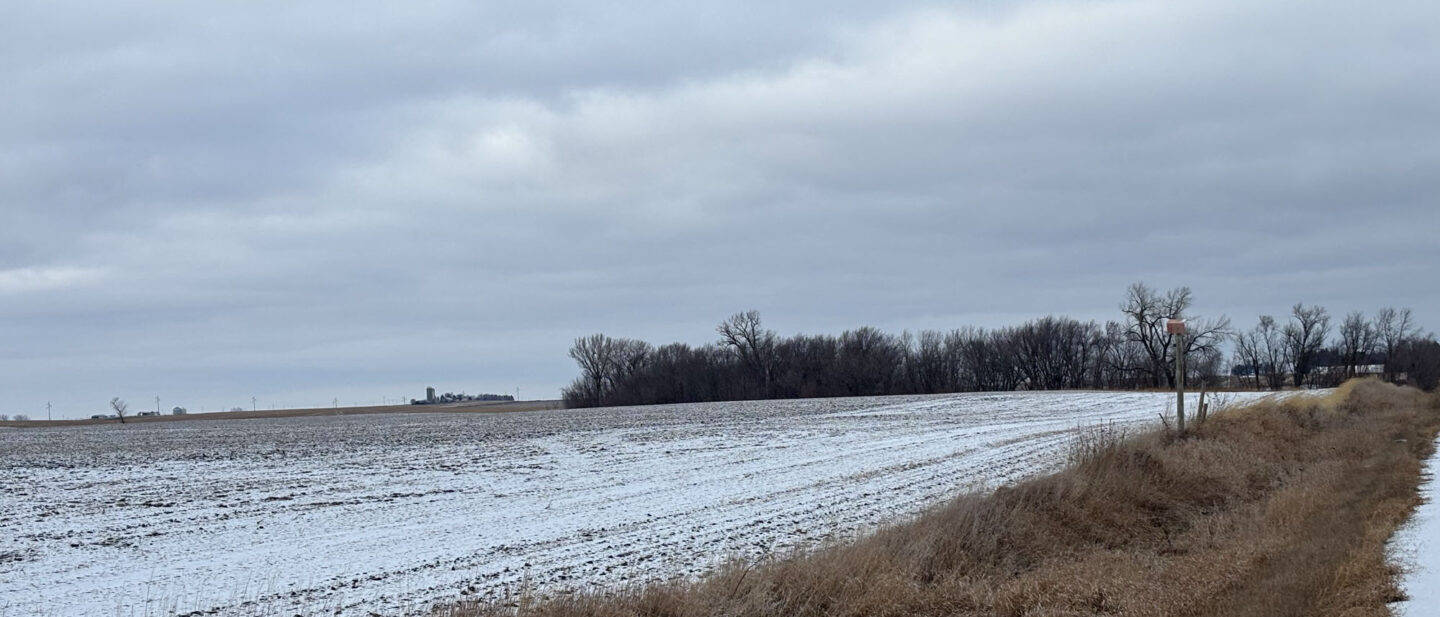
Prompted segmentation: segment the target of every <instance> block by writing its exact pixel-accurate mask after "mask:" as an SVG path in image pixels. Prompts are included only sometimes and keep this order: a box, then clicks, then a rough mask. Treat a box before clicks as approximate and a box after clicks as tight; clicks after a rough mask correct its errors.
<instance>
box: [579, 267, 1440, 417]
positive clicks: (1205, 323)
mask: <svg viewBox="0 0 1440 617" xmlns="http://www.w3.org/2000/svg"><path fill="white" fill-rule="evenodd" d="M1192 300H1193V298H1192V294H1191V292H1190V289H1189V288H1187V287H1181V288H1178V289H1172V290H1169V291H1166V292H1163V293H1161V292H1159V291H1157V290H1154V289H1151V288H1150V287H1147V286H1146V285H1144V284H1143V283H1136V284H1134V285H1131V286H1130V288H1129V289H1128V290H1127V292H1126V296H1125V299H1124V301H1123V302H1122V303H1121V306H1120V313H1121V316H1122V318H1121V319H1120V320H1118V321H1108V322H1106V323H1104V324H1103V325H1102V324H1099V323H1097V322H1094V321H1083V322H1082V321H1079V320H1076V319H1071V318H1069V317H1058V316H1049V317H1042V318H1039V319H1034V320H1031V321H1028V322H1025V323H1023V324H1021V325H1018V326H1011V327H1006V328H999V329H993V330H986V329H983V328H974V327H964V328H959V329H955V330H950V331H947V332H939V331H933V330H924V331H921V332H919V333H918V334H912V333H910V332H903V333H901V334H899V335H895V334H889V333H886V332H882V331H880V330H877V329H875V328H872V327H868V326H866V327H861V328H857V329H855V330H848V331H846V332H844V333H842V334H840V335H839V336H832V335H825V334H820V335H803V334H801V335H795V336H791V337H788V338H782V337H780V336H778V335H777V334H776V333H775V332H774V331H773V330H767V329H765V328H764V327H763V326H762V324H761V319H760V314H759V312H757V311H749V312H744V313H736V314H735V315H732V316H731V317H730V318H729V319H726V320H725V321H723V322H721V323H720V324H719V325H718V326H717V327H716V333H717V334H718V335H719V339H718V340H717V341H716V342H714V343H709V344H706V345H702V346H700V347H692V346H690V345H687V344H685V343H670V344H668V345H661V346H659V347H656V346H654V345H651V344H650V343H647V342H645V341H639V340H634V339H627V338H612V337H609V336H606V335H604V334H593V335H590V336H587V337H582V338H579V339H576V341H575V345H574V347H572V348H571V349H570V357H571V358H573V359H574V360H575V361H576V363H578V364H579V366H580V373H581V374H580V376H579V377H578V378H576V380H575V381H574V382H573V383H572V384H571V385H570V386H569V387H567V388H565V389H564V390H563V391H562V396H563V398H564V400H565V404H566V405H567V406H569V407H597V406H611V405H646V404H658V403H688V402H706V401H726V400H745V399H767V398H813V397H831V396H871V395H891V394H937V393H947V392H975V391H997V390H999V391H1005V390H1017V389H1034V390H1040V389H1044V390H1060V389H1076V388H1082V389H1140V388H1161V387H1173V386H1174V384H1175V377H1176V376H1175V353H1176V342H1175V339H1174V337H1171V336H1170V335H1168V334H1166V330H1165V324H1166V321H1167V320H1168V319H1169V318H1172V317H1174V318H1181V317H1182V316H1186V315H1187V310H1188V309H1189V308H1190V306H1191V304H1192ZM1187 320H1188V326H1189V327H1188V330H1189V335H1188V336H1187V337H1186V339H1185V344H1184V347H1185V353H1186V380H1187V382H1189V383H1192V384H1199V383H1201V382H1204V383H1206V384H1208V385H1209V386H1211V387H1217V386H1222V385H1234V386H1244V387H1262V388H1280V387H1282V386H1286V385H1289V386H1296V387H1303V386H1330V385H1334V384H1337V383H1339V382H1340V381H1343V380H1344V379H1346V378H1348V377H1352V376H1356V375H1363V374H1371V373H1375V372H1376V371H1375V370H1374V367H1376V366H1381V367H1383V370H1381V371H1379V373H1378V375H1379V376H1383V377H1385V378H1386V379H1389V380H1400V379H1402V378H1403V379H1408V380H1410V381H1411V382H1414V383H1417V384H1418V385H1420V386H1422V387H1426V388H1434V386H1435V381H1436V377H1437V375H1440V344H1437V343H1436V341H1435V339H1434V335H1433V334H1427V335H1423V336H1422V335H1421V334H1420V330H1419V328H1418V327H1417V326H1416V325H1415V324H1414V323H1413V321H1412V319H1411V314H1410V311H1409V310H1408V309H1405V310H1395V309H1382V310H1381V311H1379V312H1378V313H1377V315H1376V318H1375V319H1374V320H1368V319H1366V318H1365V317H1364V316H1363V315H1362V314H1360V313H1351V314H1350V315H1347V316H1346V317H1345V319H1344V320H1343V322H1342V323H1341V325H1340V327H1339V328H1338V336H1336V337H1333V339H1332V337H1331V333H1332V328H1331V323H1330V316H1329V314H1328V312H1327V311H1326V310H1325V309H1324V308H1322V307H1318V306H1305V305H1303V304H1296V305H1295V306H1294V308H1293V309H1292V312H1291V315H1290V316H1289V320H1288V321H1286V322H1284V323H1281V322H1279V321H1277V320H1276V319H1275V318H1273V317H1271V316H1268V315H1267V316H1262V317H1261V318H1260V321H1259V324H1258V325H1257V326H1255V328H1254V329H1252V330H1248V331H1244V332H1236V331H1235V330H1234V329H1232V328H1231V325H1230V320H1229V319H1228V318H1226V317H1224V316H1221V317H1218V318H1211V319H1203V318H1193V317H1188V318H1187ZM1227 343H1230V347H1233V349H1234V352H1233V355H1232V356H1231V358H1232V359H1231V360H1230V361H1227V358H1226V355H1225V353H1224V351H1223V350H1222V346H1225V345H1226V344H1227ZM1257 368H1258V370H1257Z"/></svg>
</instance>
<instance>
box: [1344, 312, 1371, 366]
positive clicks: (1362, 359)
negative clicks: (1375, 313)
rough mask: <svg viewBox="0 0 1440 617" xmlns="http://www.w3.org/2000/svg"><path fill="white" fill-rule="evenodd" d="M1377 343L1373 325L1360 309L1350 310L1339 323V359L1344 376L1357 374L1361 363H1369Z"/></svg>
mask: <svg viewBox="0 0 1440 617" xmlns="http://www.w3.org/2000/svg"><path fill="white" fill-rule="evenodd" d="M1378 343H1379V334H1378V333H1377V332H1376V330H1375V326H1374V325H1372V324H1371V323H1370V321H1369V320H1367V319H1365V314H1364V313H1362V312H1360V311H1351V312H1350V313H1349V314H1347V315H1345V321H1343V322H1341V324H1340V359H1341V361H1343V362H1344V363H1345V377H1346V378H1350V377H1354V376H1355V375H1356V374H1358V368H1359V367H1360V366H1361V365H1364V364H1369V363H1370V356H1371V355H1373V354H1374V353H1375V347H1376V345H1378Z"/></svg>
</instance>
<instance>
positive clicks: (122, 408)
mask: <svg viewBox="0 0 1440 617" xmlns="http://www.w3.org/2000/svg"><path fill="white" fill-rule="evenodd" d="M110 409H113V410H115V417H117V418H120V423H121V424H124V423H125V412H128V411H130V406H129V405H126V404H125V401H122V400H120V397H118V396H117V397H115V398H112V399H110Z"/></svg>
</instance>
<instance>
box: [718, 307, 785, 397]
mask: <svg viewBox="0 0 1440 617" xmlns="http://www.w3.org/2000/svg"><path fill="white" fill-rule="evenodd" d="M715 332H717V333H718V334H719V335H720V344H721V345H725V346H728V347H729V348H730V349H731V351H733V352H734V353H735V355H737V356H739V357H740V361H741V362H742V363H743V364H744V365H745V366H746V368H747V369H748V370H749V371H750V374H751V376H752V377H753V378H754V379H755V381H756V383H757V384H759V386H760V396H761V398H769V397H770V396H771V387H770V385H771V380H772V379H773V378H774V372H775V331H774V330H766V329H764V327H762V326H761V324H760V311H745V312H744V313H735V314H734V315H731V316H730V318H729V319H726V320H725V321H722V322H720V325H718V326H716V327H715Z"/></svg>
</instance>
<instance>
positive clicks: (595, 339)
mask: <svg viewBox="0 0 1440 617" xmlns="http://www.w3.org/2000/svg"><path fill="white" fill-rule="evenodd" d="M570 357H571V358H573V359H574V360H575V362H576V363H577V364H579V365H580V378H579V379H578V380H576V382H577V383H576V385H577V386H580V391H579V392H576V393H575V394H577V395H579V398H582V399H585V400H588V402H589V403H590V404H591V405H593V406H595V407H599V406H600V405H601V401H602V400H603V399H604V398H605V393H606V388H607V387H608V386H609V383H610V380H611V371H612V370H613V369H614V366H615V361H614V358H615V341H614V340H613V339H611V338H610V337H608V336H605V335H604V334H591V335H590V336H582V337H580V338H577V339H575V346H574V347H571V348H570Z"/></svg>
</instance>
